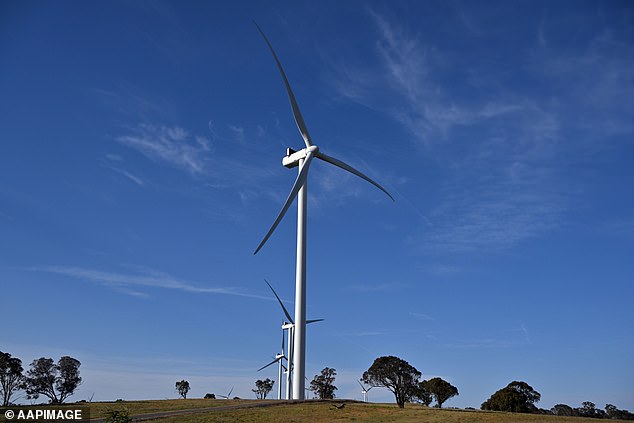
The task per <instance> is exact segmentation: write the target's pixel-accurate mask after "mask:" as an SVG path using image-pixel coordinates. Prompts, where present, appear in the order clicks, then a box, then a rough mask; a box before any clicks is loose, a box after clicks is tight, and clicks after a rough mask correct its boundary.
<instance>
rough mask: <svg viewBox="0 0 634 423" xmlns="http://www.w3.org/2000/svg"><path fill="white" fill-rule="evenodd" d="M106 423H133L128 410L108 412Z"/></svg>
mask: <svg viewBox="0 0 634 423" xmlns="http://www.w3.org/2000/svg"><path fill="white" fill-rule="evenodd" d="M105 421H106V423H131V422H132V417H130V412H129V411H128V409H127V408H122V409H119V410H108V411H106V418H105Z"/></svg>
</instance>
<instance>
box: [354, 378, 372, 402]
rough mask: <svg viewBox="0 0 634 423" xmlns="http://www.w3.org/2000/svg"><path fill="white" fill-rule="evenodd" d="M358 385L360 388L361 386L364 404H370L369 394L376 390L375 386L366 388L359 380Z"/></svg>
mask: <svg viewBox="0 0 634 423" xmlns="http://www.w3.org/2000/svg"><path fill="white" fill-rule="evenodd" d="M357 383H358V384H359V386H361V393H362V394H363V402H368V392H370V389H372V388H374V386H370V387H369V388H366V387H365V386H363V385H362V384H361V382H359V381H358V380H357Z"/></svg>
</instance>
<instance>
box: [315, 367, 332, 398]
mask: <svg viewBox="0 0 634 423" xmlns="http://www.w3.org/2000/svg"><path fill="white" fill-rule="evenodd" d="M336 375H337V370H335V369H331V368H330V367H326V368H325V369H323V370H322V371H321V374H318V375H315V377H314V378H313V380H312V382H310V389H311V391H313V392H314V393H315V395H316V396H317V397H318V398H319V399H333V398H334V397H335V391H336V390H337V387H336V386H335V385H334V382H335V376H336Z"/></svg>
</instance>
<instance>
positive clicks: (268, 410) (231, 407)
mask: <svg viewBox="0 0 634 423" xmlns="http://www.w3.org/2000/svg"><path fill="white" fill-rule="evenodd" d="M341 404H345V405H344V406H343V408H339V409H338V408H336V407H335V405H337V406H341ZM90 408H91V417H92V418H93V419H94V418H103V417H104V415H105V412H106V411H107V410H108V409H121V408H127V409H128V410H129V411H130V414H131V415H133V416H138V417H140V418H141V419H139V420H146V418H150V417H151V418H152V421H155V422H161V423H199V422H200V423H204V422H237V421H239V422H245V423H249V422H252V423H256V422H257V423H259V422H310V423H321V422H370V423H379V422H396V423H401V422H402V423H414V422H416V423H441V422H442V423H467V422H474V423H503V422H518V423H548V422H551V423H558V422H559V423H566V422H568V423H591V422H592V421H595V420H592V419H586V418H580V417H557V416H544V415H531V414H512V413H500V412H484V411H479V410H455V409H440V410H439V409H435V408H427V407H423V406H420V405H413V404H407V405H406V406H405V409H399V408H398V407H397V406H396V405H395V404H374V403H368V404H365V403H361V402H355V401H305V402H298V403H288V402H286V401H275V400H266V401H255V400H203V399H187V400H161V401H125V402H112V403H92V404H90ZM195 409H197V410H198V411H193V410H195ZM177 410H191V411H190V412H188V413H187V414H182V415H178V416H174V415H172V416H166V417H158V418H157V416H155V415H154V416H141V415H143V414H145V415H147V414H149V413H162V412H170V411H177ZM192 411H193V412H192ZM143 417H146V418H143ZM135 420H137V419H135ZM612 421H616V420H612Z"/></svg>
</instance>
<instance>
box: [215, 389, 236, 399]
mask: <svg viewBox="0 0 634 423" xmlns="http://www.w3.org/2000/svg"><path fill="white" fill-rule="evenodd" d="M232 392H233V386H232V387H231V389H230V390H229V393H228V394H227V395H218V396H219V397H220V398H224V399H231V393H232Z"/></svg>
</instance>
